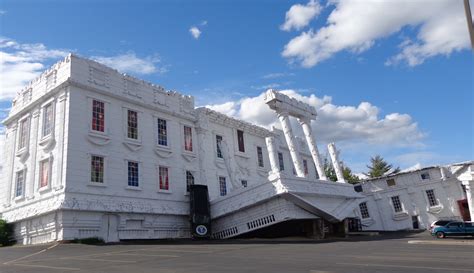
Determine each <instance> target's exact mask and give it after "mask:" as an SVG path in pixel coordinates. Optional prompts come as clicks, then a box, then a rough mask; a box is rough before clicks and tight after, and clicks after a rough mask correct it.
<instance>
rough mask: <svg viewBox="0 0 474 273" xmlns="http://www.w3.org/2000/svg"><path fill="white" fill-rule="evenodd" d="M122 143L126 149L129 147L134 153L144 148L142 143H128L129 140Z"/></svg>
mask: <svg viewBox="0 0 474 273" xmlns="http://www.w3.org/2000/svg"><path fill="white" fill-rule="evenodd" d="M122 143H123V145H125V147H127V148H128V149H129V150H130V151H132V152H136V151H139V150H141V148H142V144H141V143H137V142H132V141H127V140H125V141H123V142H122Z"/></svg>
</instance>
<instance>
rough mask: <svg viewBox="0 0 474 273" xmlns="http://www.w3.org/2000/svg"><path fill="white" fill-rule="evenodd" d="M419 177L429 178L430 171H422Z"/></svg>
mask: <svg viewBox="0 0 474 273" xmlns="http://www.w3.org/2000/svg"><path fill="white" fill-rule="evenodd" d="M421 179H422V180H427V179H430V173H429V172H425V173H422V174H421Z"/></svg>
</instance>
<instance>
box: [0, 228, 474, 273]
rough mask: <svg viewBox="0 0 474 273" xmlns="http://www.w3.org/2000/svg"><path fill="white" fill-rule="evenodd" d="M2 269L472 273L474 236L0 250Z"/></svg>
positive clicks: (118, 272)
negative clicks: (473, 237)
mask: <svg viewBox="0 0 474 273" xmlns="http://www.w3.org/2000/svg"><path fill="white" fill-rule="evenodd" d="M0 272H1V273H9V272H15V273H20V272H25V273H27V272H28V273H30V272H31V273H33V272H34V273H40V272H47V273H50V272H52V273H55V272H88V273H95V272H97V273H99V272H101V273H102V272H103V273H112V272H113V273H121V272H124V273H125V272H126V273H141V272H219V273H223V272H252V273H255V272H306V273H331V272H345V273H346V272H474V240H473V239H472V238H447V239H443V240H439V239H434V238H431V236H429V235H428V234H427V233H426V232H425V233H421V234H413V233H407V234H389V235H380V236H375V237H368V236H361V237H359V236H358V237H351V238H348V239H334V240H321V241H313V240H309V239H298V238H286V239H276V240H270V239H268V240H253V239H245V240H228V241H212V242H193V241H174V242H169V241H154V242H128V243H124V244H115V245H81V244H50V245H40V246H13V247H4V248H0Z"/></svg>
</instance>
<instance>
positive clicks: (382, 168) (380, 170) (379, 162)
mask: <svg viewBox="0 0 474 273" xmlns="http://www.w3.org/2000/svg"><path fill="white" fill-rule="evenodd" d="M367 168H368V169H369V172H367V173H365V175H367V176H368V177H370V178H375V177H380V176H384V175H388V174H394V173H398V172H399V171H400V168H399V167H397V168H396V169H394V170H392V164H388V163H387V162H386V161H385V160H384V159H383V158H382V157H381V156H380V155H376V156H374V157H372V158H370V166H369V165H367Z"/></svg>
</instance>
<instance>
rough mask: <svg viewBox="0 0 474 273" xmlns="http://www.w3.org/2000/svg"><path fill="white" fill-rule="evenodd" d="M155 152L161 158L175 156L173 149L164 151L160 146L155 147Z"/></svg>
mask: <svg viewBox="0 0 474 273" xmlns="http://www.w3.org/2000/svg"><path fill="white" fill-rule="evenodd" d="M154 151H155V154H156V155H157V156H159V157H161V158H169V157H171V156H172V155H173V151H171V149H164V148H161V147H159V146H157V147H155V149H154Z"/></svg>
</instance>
